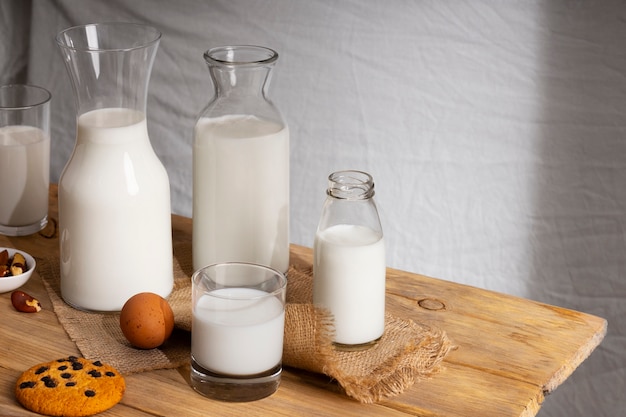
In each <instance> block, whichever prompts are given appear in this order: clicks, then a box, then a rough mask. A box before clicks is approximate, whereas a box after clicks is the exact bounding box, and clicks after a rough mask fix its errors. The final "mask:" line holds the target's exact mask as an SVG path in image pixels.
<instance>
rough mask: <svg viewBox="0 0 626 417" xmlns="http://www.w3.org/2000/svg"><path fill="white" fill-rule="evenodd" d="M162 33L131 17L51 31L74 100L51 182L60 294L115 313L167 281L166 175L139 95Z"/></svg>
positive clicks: (170, 279)
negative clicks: (69, 144) (64, 151)
mask: <svg viewBox="0 0 626 417" xmlns="http://www.w3.org/2000/svg"><path fill="white" fill-rule="evenodd" d="M160 39H161V33H160V32H159V31H158V30H156V29H155V28H152V27H149V26H145V25H139V24H132V23H102V24H89V25H85V26H77V27H73V28H69V29H66V30H64V31H62V32H60V33H59V34H58V35H57V38H56V40H57V44H58V46H59V49H60V51H61V53H62V56H63V59H64V62H65V64H66V67H67V70H68V73H69V76H70V80H71V82H72V86H73V88H74V95H75V98H76V107H77V109H76V110H77V119H76V144H75V146H74V151H73V153H72V156H71V157H70V160H69V161H68V162H67V164H66V166H65V169H64V170H63V173H62V174H61V178H60V180H59V231H60V257H61V295H62V296H63V299H64V300H65V301H66V302H67V303H68V304H70V305H72V306H74V307H76V308H79V309H84V310H93V311H119V310H121V309H122V307H123V305H124V303H125V302H126V301H127V300H128V299H129V298H130V297H132V296H133V295H135V294H137V293H140V292H153V293H156V294H159V295H161V296H162V297H167V296H168V295H169V294H170V292H171V291H172V288H173V284H174V271H173V252H172V227H171V209H170V188H169V178H168V175H167V172H166V170H165V167H164V166H163V164H162V163H161V161H160V160H159V159H158V157H157V155H156V154H155V152H154V150H153V148H152V146H151V144H150V139H149V137H148V129H147V122H146V100H147V92H148V81H149V78H150V73H151V70H152V63H153V61H154V56H155V54H156V51H157V48H158V46H159V41H160Z"/></svg>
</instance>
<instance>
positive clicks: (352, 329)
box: [313, 171, 386, 350]
mask: <svg viewBox="0 0 626 417" xmlns="http://www.w3.org/2000/svg"><path fill="white" fill-rule="evenodd" d="M326 194H327V197H326V202H325V203H324V207H323V210H322V216H321V219H320V222H319V225H318V228H317V232H316V234H315V241H314V245H313V303H314V304H315V305H316V306H319V307H321V308H325V309H327V310H329V311H330V313H332V315H333V318H334V325H335V338H334V342H335V347H336V348H338V349H343V350H361V349H366V348H368V347H370V346H372V345H373V344H374V343H375V342H376V341H377V340H378V339H380V337H381V336H382V335H383V333H384V330H385V273H386V263H385V243H384V240H383V232H382V227H381V224H380V219H379V216H378V210H377V208H376V204H375V203H374V180H373V179H372V176H371V175H369V174H368V173H366V172H361V171H339V172H335V173H333V174H331V175H330V176H329V177H328V190H327V191H326Z"/></svg>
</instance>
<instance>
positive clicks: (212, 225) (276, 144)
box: [192, 46, 289, 273]
mask: <svg viewBox="0 0 626 417" xmlns="http://www.w3.org/2000/svg"><path fill="white" fill-rule="evenodd" d="M204 59H205V60H206V62H207V65H208V67H209V72H210V74H211V80H212V81H213V87H214V94H213V97H212V99H211V100H210V102H209V103H208V105H207V107H206V108H205V109H204V110H203V111H202V114H201V115H200V117H199V118H198V120H197V122H196V125H195V128H194V141H193V237H192V239H193V241H192V250H193V267H194V269H195V270H197V269H199V268H201V267H203V266H206V265H209V264H213V263H221V262H249V263H256V264H261V265H265V266H269V267H272V268H274V269H277V270H279V271H280V272H283V273H285V272H287V269H288V267H289V129H288V127H287V124H286V123H285V121H284V119H283V117H282V115H281V113H280V112H279V110H278V109H277V108H276V106H274V104H273V103H272V102H271V101H270V100H269V99H268V98H267V95H266V93H267V90H268V88H269V82H270V79H271V72H272V69H273V67H274V65H275V63H276V61H277V60H278V54H277V53H276V52H275V51H273V50H271V49H269V48H265V47H260V46H223V47H216V48H213V49H210V50H208V51H207V52H206V53H205V54H204Z"/></svg>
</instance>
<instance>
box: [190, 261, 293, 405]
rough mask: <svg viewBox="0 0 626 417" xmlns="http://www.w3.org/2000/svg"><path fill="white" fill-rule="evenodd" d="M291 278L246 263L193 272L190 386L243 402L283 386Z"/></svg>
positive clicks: (265, 395) (211, 266)
mask: <svg viewBox="0 0 626 417" xmlns="http://www.w3.org/2000/svg"><path fill="white" fill-rule="evenodd" d="M286 288H287V279H286V277H285V275H284V274H283V273H282V272H280V271H278V270H275V269H272V268H269V267H266V266H262V265H257V264H251V263H242V262H227V263H218V264H212V265H209V266H206V267H203V268H201V269H199V270H198V271H196V272H195V273H194V274H193V276H192V315H193V321H192V329H191V385H192V387H193V388H194V389H195V390H196V391H197V392H199V393H200V394H202V395H205V396H207V397H209V398H213V399H217V400H222V401H232V402H242V401H254V400H258V399H261V398H264V397H267V396H269V395H272V394H273V393H274V392H275V391H276V389H278V385H279V384H280V376H281V372H282V354H283V332H284V325H285V299H286V298H285V296H286Z"/></svg>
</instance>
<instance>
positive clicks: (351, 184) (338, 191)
mask: <svg viewBox="0 0 626 417" xmlns="http://www.w3.org/2000/svg"><path fill="white" fill-rule="evenodd" d="M326 193H327V194H328V195H329V196H332V197H335V198H339V199H344V200H366V199H368V198H372V197H373V196H374V179H373V177H372V176H371V175H370V174H368V173H367V172H365V171H358V170H343V171H336V172H333V173H332V174H330V175H329V176H328V190H327V192H326Z"/></svg>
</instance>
